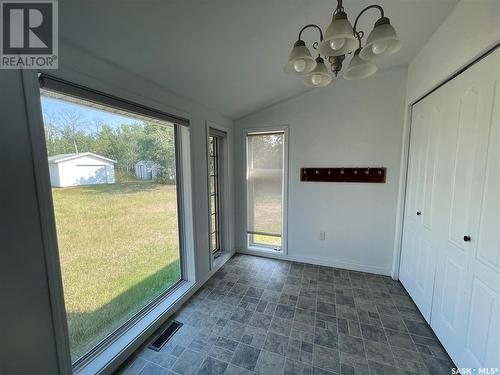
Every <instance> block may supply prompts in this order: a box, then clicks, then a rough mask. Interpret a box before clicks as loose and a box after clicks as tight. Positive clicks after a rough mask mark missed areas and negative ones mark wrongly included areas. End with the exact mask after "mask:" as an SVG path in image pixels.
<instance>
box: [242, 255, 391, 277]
mask: <svg viewBox="0 0 500 375" xmlns="http://www.w3.org/2000/svg"><path fill="white" fill-rule="evenodd" d="M237 253H240V254H248V255H256V256H260V257H265V258H272V259H281V260H287V261H291V262H300V263H308V264H315V265H318V266H327V267H335V268H342V269H346V270H351V271H360V272H368V273H373V274H377V275H384V276H391V269H386V268H381V267H374V266H367V265H364V264H357V263H352V262H344V261H341V260H332V259H328V258H310V257H303V256H296V255H290V254H284V253H279V252H277V251H261V250H253V249H239V250H237Z"/></svg>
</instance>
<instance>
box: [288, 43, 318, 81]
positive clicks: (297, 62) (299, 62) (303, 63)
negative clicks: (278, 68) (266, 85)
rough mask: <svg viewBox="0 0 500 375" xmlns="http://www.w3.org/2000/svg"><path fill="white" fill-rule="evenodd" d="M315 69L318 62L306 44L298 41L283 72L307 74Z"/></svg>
mask: <svg viewBox="0 0 500 375" xmlns="http://www.w3.org/2000/svg"><path fill="white" fill-rule="evenodd" d="M315 67H316V61H315V60H314V59H313V57H312V56H311V52H309V50H308V49H307V47H306V44H305V43H304V42H303V41H302V40H298V41H296V42H295V44H294V45H293V48H292V51H291V52H290V56H289V57H288V62H287V63H286V65H285V67H284V68H283V70H284V71H285V72H286V73H291V74H307V73H309V72H310V71H312V70H313V69H314V68H315Z"/></svg>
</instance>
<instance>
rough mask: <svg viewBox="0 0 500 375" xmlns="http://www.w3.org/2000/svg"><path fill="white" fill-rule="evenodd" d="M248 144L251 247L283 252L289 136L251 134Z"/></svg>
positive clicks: (249, 233) (248, 204) (248, 203)
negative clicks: (286, 141) (287, 142)
mask: <svg viewBox="0 0 500 375" xmlns="http://www.w3.org/2000/svg"><path fill="white" fill-rule="evenodd" d="M246 144H247V237H248V246H249V247H260V248H268V249H272V250H277V251H281V250H282V247H283V216H284V215H283V208H284V187H285V184H284V183H285V179H284V174H285V168H284V167H285V132H284V131H276V132H265V133H262V132H256V133H248V134H247V138H246Z"/></svg>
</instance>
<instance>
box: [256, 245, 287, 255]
mask: <svg viewBox="0 0 500 375" xmlns="http://www.w3.org/2000/svg"><path fill="white" fill-rule="evenodd" d="M248 250H250V251H258V252H262V253H271V254H284V252H283V249H281V250H275V249H273V248H271V247H265V246H256V245H252V246H248Z"/></svg>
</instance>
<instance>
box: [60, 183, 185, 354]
mask: <svg viewBox="0 0 500 375" xmlns="http://www.w3.org/2000/svg"><path fill="white" fill-rule="evenodd" d="M53 199H54V208H55V214H56V223H57V236H58V244H59V255H60V260H61V269H62V276H63V285H64V297H65V303H66V311H67V314H68V327H69V336H70V344H71V355H72V359H73V361H75V360H76V359H78V358H79V357H81V356H82V355H83V354H84V353H85V352H86V351H88V350H89V349H91V348H92V347H93V346H95V345H96V344H97V343H98V342H99V341H100V340H102V339H103V338H105V337H106V336H107V335H108V334H109V333H111V332H112V331H113V330H115V329H116V328H118V327H119V326H120V325H121V324H122V323H124V322H125V321H126V320H128V319H129V318H130V317H131V316H132V315H133V314H134V313H136V312H137V311H139V310H140V309H141V308H142V307H144V306H145V305H146V304H147V303H148V302H149V301H151V300H152V299H154V298H155V297H156V296H158V295H159V293H161V291H163V290H165V289H166V288H168V287H169V286H171V285H172V284H173V283H175V282H176V281H178V280H179V279H180V262H179V245H178V222H177V214H176V213H177V204H176V191H175V186H165V185H159V184H154V183H148V182H126V183H117V184H110V185H90V186H82V187H74V188H55V189H53Z"/></svg>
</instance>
